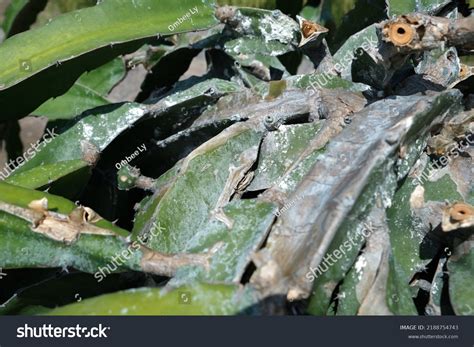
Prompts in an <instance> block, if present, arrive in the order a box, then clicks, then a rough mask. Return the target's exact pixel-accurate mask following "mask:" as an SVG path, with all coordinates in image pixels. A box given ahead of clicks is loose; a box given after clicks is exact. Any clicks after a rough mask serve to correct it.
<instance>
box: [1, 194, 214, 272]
mask: <svg viewBox="0 0 474 347" xmlns="http://www.w3.org/2000/svg"><path fill="white" fill-rule="evenodd" d="M0 211H3V212H6V213H8V214H11V215H13V216H16V217H18V218H21V219H23V220H25V221H27V222H29V223H31V226H30V230H31V231H32V232H34V233H38V234H41V235H43V236H45V237H47V238H49V239H51V240H53V241H56V242H60V243H63V244H66V245H68V246H70V247H73V246H74V244H75V243H76V242H78V241H79V238H80V237H81V235H83V234H85V235H101V236H105V237H115V238H117V239H120V240H123V249H122V248H119V249H117V252H118V253H119V254H120V252H122V251H125V250H126V249H128V250H130V249H136V250H138V249H139V250H140V252H141V254H142V256H141V260H140V269H141V270H142V271H144V272H146V273H151V274H155V275H159V276H169V277H170V276H173V275H174V274H175V273H176V271H177V270H178V269H179V268H181V267H184V266H202V267H204V268H205V269H208V268H209V262H210V258H211V257H212V256H213V255H214V254H215V253H216V252H217V250H218V249H219V248H220V246H221V244H219V243H218V244H216V245H215V246H214V247H213V248H212V249H211V250H210V251H209V252H208V253H206V254H163V253H159V252H156V251H153V250H151V249H149V248H148V247H146V246H144V245H143V244H139V243H137V242H136V241H135V242H133V243H131V244H130V242H129V241H127V240H126V239H125V238H123V237H122V236H120V235H117V234H115V233H114V232H113V231H111V230H108V229H104V228H100V227H97V226H95V225H93V224H90V223H89V221H92V220H91V219H90V217H91V211H92V210H90V209H89V208H84V207H78V208H77V209H75V210H74V211H72V212H71V213H70V214H69V215H65V214H61V213H56V212H52V211H48V210H47V200H46V199H42V200H36V201H32V202H31V203H30V204H29V208H23V207H19V206H15V205H12V204H8V203H5V202H1V201H0ZM103 262H104V263H108V262H109V259H106V258H104V259H103ZM129 267H130V268H131V269H132V270H137V269H136V268H135V266H134V265H129Z"/></svg>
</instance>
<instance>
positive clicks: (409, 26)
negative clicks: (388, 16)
mask: <svg viewBox="0 0 474 347" xmlns="http://www.w3.org/2000/svg"><path fill="white" fill-rule="evenodd" d="M380 34H381V38H382V40H383V41H384V42H388V43H391V44H393V46H395V47H396V51H397V52H398V53H404V54H408V53H412V52H419V51H425V50H432V49H435V48H439V47H441V46H442V45H443V44H447V45H448V46H462V47H463V48H464V49H468V50H469V49H472V48H474V17H467V18H461V19H449V18H443V17H432V16H428V15H425V14H421V13H413V14H409V15H403V16H400V17H398V18H396V19H393V20H388V21H385V22H382V23H381V24H380Z"/></svg>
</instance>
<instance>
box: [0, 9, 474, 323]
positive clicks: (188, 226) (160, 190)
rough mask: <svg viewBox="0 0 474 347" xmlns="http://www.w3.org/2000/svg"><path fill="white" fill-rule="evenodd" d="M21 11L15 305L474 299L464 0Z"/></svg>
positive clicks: (379, 306)
mask: <svg viewBox="0 0 474 347" xmlns="http://www.w3.org/2000/svg"><path fill="white" fill-rule="evenodd" d="M3 17H4V19H3V26H2V27H3V31H4V41H3V42H2V43H1V44H0V135H1V139H2V140H3V145H4V148H5V149H6V150H7V152H8V154H9V158H8V161H7V163H6V164H5V166H4V167H3V169H2V171H0V172H1V175H2V176H1V177H2V180H1V181H0V274H1V275H0V288H1V291H0V303H3V304H2V305H1V306H0V313H1V314H28V315H32V314H51V315H76V314H91V315H109V314H110V315H121V314H130V315H137V314H139V315H142V314H151V315H168V314H177V315H191V314H200V315H233V314H242V313H245V314H312V315H363V314H371V315H445V314H457V315H471V314H472V313H473V309H474V296H473V295H472V283H473V281H474V278H473V274H474V271H473V264H474V263H473V262H474V252H473V245H474V242H473V240H474V239H473V230H474V229H473V225H474V207H473V204H474V194H473V173H474V171H473V165H472V157H473V154H474V151H473V147H472V143H473V140H474V136H473V124H474V123H473V121H474V117H473V115H474V113H473V112H474V111H473V110H472V108H473V106H474V97H473V96H474V94H472V93H474V88H473V83H472V82H473V79H472V77H471V76H472V74H473V73H474V68H472V67H471V66H470V65H469V62H470V61H471V59H470V57H469V55H470V54H471V53H472V52H473V48H474V17H473V16H471V13H470V9H469V6H468V5H467V3H466V2H465V1H454V0H425V1H421V2H420V1H416V0H387V1H385V0H347V1H331V0H330V1H302V0H301V1H291V2H290V1H279V0H273V1H272V0H268V1H258V0H254V1H228V2H226V1H219V3H215V2H214V1H213V0H180V1H175V0H160V1H156V0H103V1H87V0H86V1H76V2H74V1H65V0H62V1H59V2H58V1H55V2H53V1H47V0H11V1H10V2H9V6H8V8H7V9H6V10H5V12H4V15H3ZM199 64H200V65H199ZM203 64H205V68H203V67H201V70H202V71H199V69H197V70H196V66H202V65H203ZM190 67H191V69H190ZM196 71H197V72H196ZM24 117H28V119H29V120H33V121H35V120H36V123H34V124H46V125H45V128H44V132H43V134H42V137H41V138H39V141H38V142H36V143H34V144H33V145H32V146H28V145H26V146H24V147H22V142H21V140H20V138H19V133H20V129H22V128H24V123H23V121H20V120H21V119H22V118H24ZM32 117H36V118H32ZM38 119H39V120H41V121H42V122H43V123H38ZM19 121H20V122H19ZM19 124H22V127H20V125H19ZM41 129H42V128H41ZM41 131H43V130H41Z"/></svg>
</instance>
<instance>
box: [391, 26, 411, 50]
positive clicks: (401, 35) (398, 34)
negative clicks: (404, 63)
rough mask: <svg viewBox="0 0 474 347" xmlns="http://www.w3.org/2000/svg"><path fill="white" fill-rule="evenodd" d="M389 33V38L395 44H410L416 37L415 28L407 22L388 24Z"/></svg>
mask: <svg viewBox="0 0 474 347" xmlns="http://www.w3.org/2000/svg"><path fill="white" fill-rule="evenodd" d="M386 32H387V34H388V38H389V40H390V41H391V42H392V43H393V44H394V45H395V46H406V45H409V44H410V43H411V42H412V41H413V39H414V37H415V29H413V27H412V26H411V25H409V24H406V23H400V22H398V23H391V24H388V28H387V31H386Z"/></svg>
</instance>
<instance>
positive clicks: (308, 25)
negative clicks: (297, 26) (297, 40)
mask: <svg viewBox="0 0 474 347" xmlns="http://www.w3.org/2000/svg"><path fill="white" fill-rule="evenodd" d="M327 31H328V29H326V28H325V27H323V26H321V25H319V24H317V23H313V22H310V21H309V20H306V19H303V20H302V23H301V33H302V34H303V37H304V38H305V39H307V38H308V37H310V36H311V35H313V34H316V33H325V32H327Z"/></svg>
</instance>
